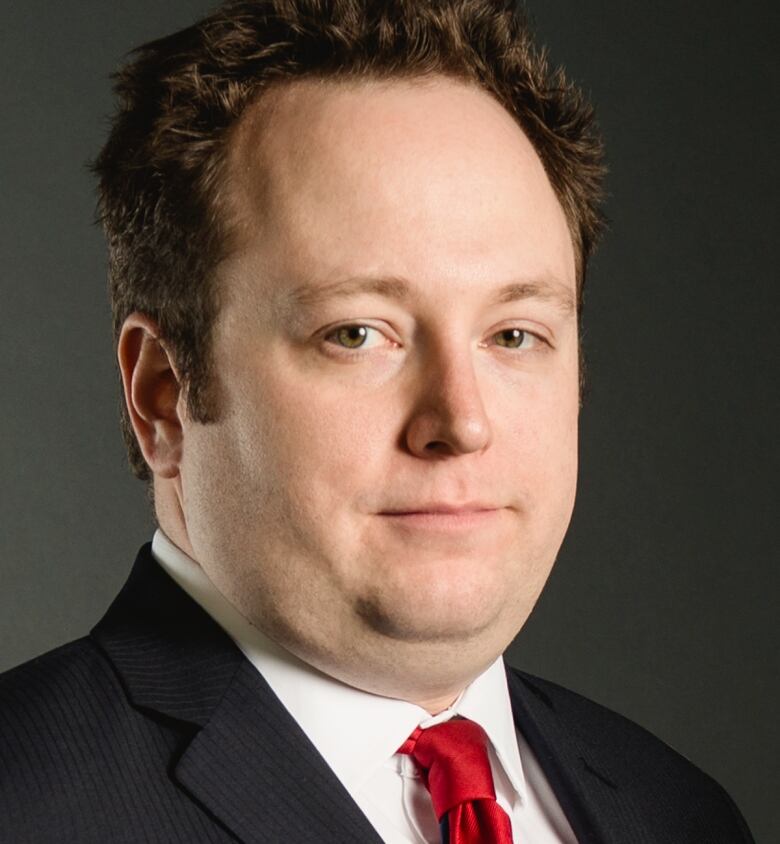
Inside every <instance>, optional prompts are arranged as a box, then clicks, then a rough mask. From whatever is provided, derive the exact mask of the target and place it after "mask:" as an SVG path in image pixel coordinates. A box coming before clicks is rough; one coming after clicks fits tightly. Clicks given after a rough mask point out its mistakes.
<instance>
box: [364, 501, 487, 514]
mask: <svg viewBox="0 0 780 844" xmlns="http://www.w3.org/2000/svg"><path fill="white" fill-rule="evenodd" d="M499 509H501V508H500V506H499V505H497V504H487V503H482V502H468V503H467V504H442V503H439V502H431V503H424V504H411V505H408V506H404V507H397V508H396V507H393V508H390V509H387V510H382V511H381V513H380V515H382V516H411V515H417V514H430V515H443V516H452V515H465V514H467V513H482V512H486V511H492V510H499Z"/></svg>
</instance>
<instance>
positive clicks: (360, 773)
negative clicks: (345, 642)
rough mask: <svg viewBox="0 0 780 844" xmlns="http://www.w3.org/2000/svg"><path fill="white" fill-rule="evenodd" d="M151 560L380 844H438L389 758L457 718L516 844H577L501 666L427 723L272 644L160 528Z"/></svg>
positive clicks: (403, 705)
mask: <svg viewBox="0 0 780 844" xmlns="http://www.w3.org/2000/svg"><path fill="white" fill-rule="evenodd" d="M152 554H153V555H154V557H155V559H156V560H157V561H158V563H159V564H160V565H161V566H162V567H163V568H164V569H165V571H166V572H167V573H168V574H169V575H170V576H171V577H172V578H173V579H174V580H175V581H176V583H178V584H179V586H181V588H182V589H184V591H185V592H187V593H188V594H189V595H190V597H191V598H193V600H195V601H196V602H197V603H198V604H200V606H201V607H203V609H204V610H205V611H206V612H207V613H208V614H209V615H210V616H211V617H212V618H213V619H214V620H215V621H216V622H217V623H218V624H219V625H220V626H221V627H222V629H223V630H224V631H225V632H226V633H227V634H228V635H229V636H230V637H231V638H232V639H233V641H234V642H235V643H236V645H237V646H238V647H239V648H240V649H241V651H242V652H243V653H244V655H245V656H246V657H247V659H248V660H249V661H250V662H251V663H252V664H253V665H254V666H255V668H257V670H258V671H259V672H260V673H261V674H262V675H263V677H264V678H265V680H266V682H267V683H268V685H269V686H270V687H271V689H272V690H273V691H274V693H275V694H276V696H277V697H278V698H279V700H281V702H282V704H283V705H284V706H285V708H286V709H287V710H288V711H289V713H290V714H291V715H292V717H293V718H294V719H295V720H296V721H297V722H298V724H299V725H300V726H301V728H302V730H303V731H304V733H306V735H307V736H308V737H309V739H310V740H311V742H312V744H313V745H314V746H315V747H316V748H317V750H318V751H319V753H320V755H321V756H322V757H323V758H324V759H325V761H326V762H327V763H328V765H329V766H330V767H331V768H332V770H333V772H334V773H335V775H336V776H337V777H338V778H339V780H341V782H342V783H343V785H344V787H345V788H346V789H347V791H348V792H349V794H350V795H351V796H352V798H353V799H354V800H355V802H356V803H357V804H358V806H359V807H360V809H361V810H362V811H363V813H364V814H365V815H366V817H367V818H368V820H369V821H370V822H371V823H372V824H373V826H374V827H375V828H376V830H377V832H378V833H379V836H380V837H381V838H382V840H383V841H385V842H387V844H439V841H440V836H439V825H438V821H437V819H436V816H435V815H434V812H433V806H432V804H431V798H430V795H429V794H428V792H427V790H426V788H425V786H424V785H423V783H422V780H421V779H420V776H419V774H418V772H417V769H416V766H415V763H414V761H413V760H412V759H411V757H410V756H406V755H403V754H399V753H396V750H397V749H398V747H400V746H401V744H403V742H404V741H405V740H406V739H407V738H408V737H409V735H410V734H411V733H412V731H413V730H414V729H415V728H416V727H417V726H420V727H422V728H423V729H425V728H426V727H429V726H433V725H434V724H438V723H440V722H442V721H446V720H448V719H449V718H452V717H453V716H455V715H459V716H461V717H463V718H469V719H471V720H472V721H475V722H476V723H478V724H479V725H480V726H481V727H482V728H483V729H484V730H485V732H486V733H487V735H488V738H489V740H490V742H489V747H488V752H489V755H490V764H491V769H492V771H493V781H494V784H495V788H496V799H497V800H498V803H499V804H500V805H501V806H502V808H503V809H504V810H505V811H506V812H507V813H508V814H509V816H510V818H511V820H512V833H513V837H514V841H515V842H523V844H576V838H575V837H574V834H573V832H572V830H571V827H570V826H569V824H568V822H567V820H566V818H565V816H564V814H563V812H562V811H561V807H560V805H559V803H558V800H557V799H556V797H555V795H554V794H553V792H552V790H551V788H550V786H549V784H548V782H547V779H546V778H545V776H544V774H543V773H542V770H541V768H540V767H539V764H538V762H537V761H536V758H535V757H534V755H533V753H532V752H531V750H530V748H529V747H528V744H527V743H526V741H525V739H524V738H523V736H522V735H521V734H520V733H519V732H518V731H517V730H516V728H515V724H514V720H513V718H512V710H511V705H510V700H509V691H508V689H507V684H506V674H505V671H504V665H503V660H502V659H501V657H499V658H498V659H497V660H496V661H495V662H494V663H493V664H492V665H491V666H490V667H489V668H488V669H487V670H486V671H485V672H484V673H483V674H481V675H480V676H479V677H477V678H476V680H474V681H473V682H472V683H471V684H470V685H469V686H467V687H466V688H465V689H464V690H463V692H461V694H460V696H459V697H458V699H457V700H456V701H455V702H454V703H453V704H452V706H451V707H450V708H449V709H447V710H445V711H444V712H441V713H439V714H438V715H436V716H433V717H431V715H430V714H429V713H428V712H427V711H426V710H424V709H422V708H421V707H419V706H417V705H416V704H413V703H408V702H407V701H403V700H395V699H393V698H386V697H380V696H379V695H374V694H369V693H368V692H364V691H361V690H359V689H355V688H353V687H351V686H347V685H345V684H343V683H341V682H339V681H338V680H335V679H333V678H332V677H329V676H327V675H325V674H322V673H321V672H319V671H317V670H316V669H315V668H312V667H311V666H310V665H307V664H306V663H304V662H302V661H301V660H299V659H298V658H297V657H295V656H294V655H292V654H291V653H289V651H286V650H284V649H283V648H281V647H280V646H279V645H277V644H276V643H274V642H272V641H271V640H270V639H268V638H267V637H266V636H265V635H264V634H263V633H261V632H260V630H258V629H257V628H256V627H255V626H254V625H252V624H250V623H249V622H248V621H247V620H246V618H244V616H242V615H241V614H240V613H239V612H238V610H237V609H236V608H235V607H234V606H233V605H232V604H231V603H229V602H228V601H227V599H226V598H225V597H224V596H223V595H222V594H221V593H220V592H219V591H218V590H217V588H216V587H215V586H214V584H213V583H212V582H211V581H210V580H209V578H208V577H207V576H206V574H205V572H204V571H203V569H202V568H201V567H200V566H199V565H198V564H197V563H196V562H195V561H194V560H193V559H191V558H190V557H189V556H188V555H187V554H185V553H184V552H183V551H182V550H181V549H180V548H178V547H177V546H176V545H174V544H173V543H172V542H171V541H170V540H169V539H168V537H167V536H166V535H165V534H164V533H163V532H162V531H161V530H159V529H158V530H157V531H156V532H155V534H154V539H153V541H152Z"/></svg>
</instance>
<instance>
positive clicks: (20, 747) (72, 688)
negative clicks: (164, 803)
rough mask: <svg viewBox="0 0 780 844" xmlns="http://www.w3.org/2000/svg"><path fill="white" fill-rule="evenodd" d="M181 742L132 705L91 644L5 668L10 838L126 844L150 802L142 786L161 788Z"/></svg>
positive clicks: (4, 804)
mask: <svg viewBox="0 0 780 844" xmlns="http://www.w3.org/2000/svg"><path fill="white" fill-rule="evenodd" d="M174 744H175V735H173V734H171V732H170V731H169V730H168V729H167V728H166V727H165V726H164V725H159V724H154V723H152V722H151V721H150V720H149V719H148V718H145V717H144V715H143V714H142V713H140V712H138V711H137V710H136V709H135V708H134V707H133V706H132V705H131V704H130V702H129V701H128V698H127V695H126V693H125V691H124V689H123V687H122V684H121V682H120V680H119V678H118V677H117V675H116V674H115V672H114V669H113V667H112V665H111V663H110V662H109V661H108V659H107V658H106V657H105V655H104V654H103V653H102V651H101V650H100V648H99V647H98V645H97V644H96V643H95V642H94V641H93V640H91V639H89V638H83V639H78V640H76V641H74V642H71V643H69V644H66V645H63V646H62V647H59V648H57V649H56V650H53V651H51V652H49V653H46V654H44V655H42V656H40V657H37V658H36V659H33V660H30V661H29V662H26V663H24V664H22V665H20V666H18V667H16V668H13V669H11V670H10V671H7V672H5V673H4V674H2V675H0V840H3V841H6V840H9V841H10V840H13V841H28V840H30V841H33V840H34V841H40V842H44V841H46V842H48V841H84V842H87V841H90V842H91V841H98V840H104V841H107V840H115V841H120V840H125V839H124V838H123V837H122V833H121V824H122V823H123V822H124V821H125V820H127V819H128V818H130V817H132V816H135V815H133V814H132V812H131V810H133V809H134V808H135V807H136V804H139V805H140V803H141V802H143V801H142V800H141V798H142V797H143V795H142V794H141V789H140V787H139V786H138V783H145V784H146V786H145V787H146V788H147V791H148V790H149V789H150V788H153V787H155V786H153V785H152V784H153V783H155V781H156V780H157V779H159V778H160V777H161V774H160V770H161V768H162V766H160V765H155V764H154V760H155V759H156V758H157V757H160V756H161V753H163V752H164V749H165V748H168V749H170V747H172V746H173V745H174ZM162 770H163V772H164V769H162ZM161 787H162V785H161ZM145 809H146V807H145ZM147 813H148V812H147ZM98 819H99V820H98ZM112 824H113V826H112ZM171 840H178V839H171Z"/></svg>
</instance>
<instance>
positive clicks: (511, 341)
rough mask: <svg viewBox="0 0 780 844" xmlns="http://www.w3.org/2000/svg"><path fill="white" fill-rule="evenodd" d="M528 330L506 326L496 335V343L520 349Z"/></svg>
mask: <svg viewBox="0 0 780 844" xmlns="http://www.w3.org/2000/svg"><path fill="white" fill-rule="evenodd" d="M526 334H527V332H526V331H522V330H521V329H520V328H506V329H504V331H499V332H498V334H496V335H495V338H496V343H497V344H498V345H499V346H504V347H505V348H507V349H519V348H520V347H521V346H522V345H523V341H524V340H525V336H526Z"/></svg>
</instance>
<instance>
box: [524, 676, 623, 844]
mask: <svg viewBox="0 0 780 844" xmlns="http://www.w3.org/2000/svg"><path fill="white" fill-rule="evenodd" d="M507 681H508V685H509V694H510V697H511V699H512V711H513V714H514V718H515V724H516V725H517V728H518V730H520V731H521V732H522V734H523V735H524V736H525V738H526V741H527V742H528V744H529V745H530V746H531V749H532V750H533V751H534V754H535V755H536V758H537V759H538V761H539V764H540V766H541V768H542V770H543V771H544V773H545V775H546V777H547V779H548V782H549V783H550V786H551V787H552V789H553V791H554V792H555V795H556V797H557V798H558V800H559V802H560V804H561V808H562V809H563V811H564V814H565V815H566V817H567V819H568V821H569V823H570V825H571V827H572V830H573V831H574V834H575V835H576V837H577V841H579V842H580V844H586V842H587V844H622V842H625V841H630V840H632V839H633V838H635V832H636V831H635V829H634V828H633V824H634V819H633V817H632V816H631V813H630V811H627V810H626V805H627V802H629V801H630V797H629V793H628V792H629V791H630V789H629V788H627V786H629V785H630V782H631V780H632V779H633V774H631V772H630V769H629V768H627V767H626V765H625V764H621V763H620V761H619V760H617V761H616V757H615V748H614V747H613V748H612V749H611V751H610V750H609V749H604V748H602V747H600V746H599V744H598V737H596V738H595V740H594V736H593V732H594V726H593V724H594V722H593V720H591V719H590V718H589V717H588V711H587V710H588V707H591V708H592V707H595V704H593V703H591V702H590V701H586V700H585V699H584V698H579V696H577V695H575V694H574V693H573V692H567V691H565V690H563V689H559V687H557V686H554V685H553V684H551V683H548V682H546V681H540V680H539V679H538V678H536V677H533V676H531V675H529V674H525V673H524V672H521V671H518V670H516V669H514V668H509V667H508V668H507ZM556 690H557V691H560V692H561V693H562V694H561V695H560V696H558V695H555V694H554V692H555V691H556ZM548 692H552V693H553V694H548ZM573 701H579V705H574V706H572V702H573ZM629 756H630V754H629ZM635 761H636V760H634V762H635Z"/></svg>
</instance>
